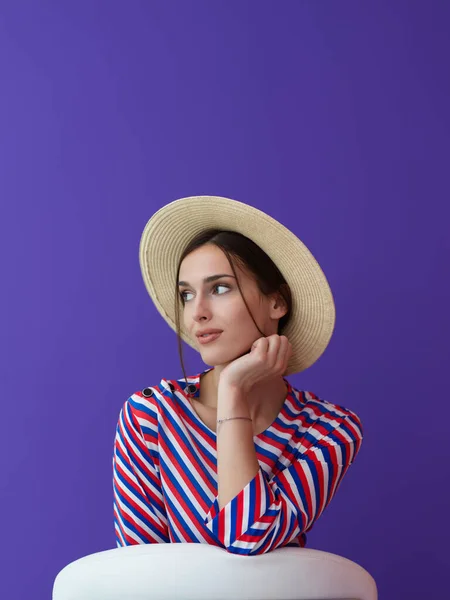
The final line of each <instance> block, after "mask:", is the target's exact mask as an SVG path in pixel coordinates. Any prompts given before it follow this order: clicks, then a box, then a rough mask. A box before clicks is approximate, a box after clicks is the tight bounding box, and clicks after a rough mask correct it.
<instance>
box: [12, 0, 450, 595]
mask: <svg viewBox="0 0 450 600" xmlns="http://www.w3.org/2000/svg"><path fill="white" fill-rule="evenodd" d="M449 16H450V8H449V3H448V2H446V1H442V2H438V1H434V2H430V1H425V0H424V1H423V2H413V1H411V0H407V1H406V0H405V1H394V2H393V1H392V0H389V1H388V0H386V1H383V2H381V1H379V0H377V1H375V0H373V1H365V2H361V1H348V0H342V1H325V0H322V1H319V0H311V1H300V0H299V1H297V2H295V1H292V2H287V1H284V2H276V1H273V2H261V1H260V0H258V1H256V0H255V1H254V2H248V1H243V0H239V1H231V0H230V1H213V2H211V1H206V0H205V1H203V2H184V1H181V0H180V1H179V2H159V1H157V2H156V1H154V2H145V1H137V0H136V1H131V2H125V1H123V2H118V1H115V2H112V1H106V0H105V1H103V2H98V1H96V2H92V1H89V2H88V1H84V2H80V1H78V2H75V1H73V2H57V1H55V2H45V1H43V0H39V2H35V1H29V2H24V1H19V0H11V1H10V2H5V1H3V2H2V3H1V5H0V86H1V90H0V202H1V218H0V256H1V261H2V269H1V275H2V283H1V286H2V290H1V291H2V293H1V312H0V314H1V318H2V321H1V335H0V341H1V360H0V385H1V398H2V420H1V424H2V428H1V436H0V442H1V448H0V460H1V478H0V494H1V496H0V501H1V516H2V526H1V534H2V540H1V547H2V550H1V553H2V558H1V561H0V565H1V570H2V574H1V577H0V597H1V598H8V600H16V599H28V598H33V599H35V600H41V599H42V600H44V599H48V598H50V595H51V589H52V585H53V581H54V578H55V577H56V574H57V573H58V572H59V571H60V570H61V569H62V568H63V567H64V566H65V565H66V564H68V563H69V562H71V561H73V560H76V559H77V558H80V557H81V556H84V555H87V554H91V553H93V552H99V551H102V550H106V549H109V548H113V547H115V540H114V526H113V512H112V482H111V477H112V471H111V469H112V467H111V460H112V445H113V438H114V432H115V426H116V422H117V417H118V414H119V411H120V408H121V406H122V404H123V402H124V401H125V400H126V399H127V397H128V396H129V395H130V394H131V393H133V392H135V391H137V390H139V389H142V388H143V387H145V386H148V385H154V384H156V383H158V382H159V381H160V379H161V378H162V377H166V378H176V377H181V376H182V371H181V367H180V365H179V362H178V355H177V349H176V337H175V334H174V333H173V332H171V330H170V329H169V328H168V326H167V325H166V324H165V322H164V321H163V320H162V319H161V317H160V316H159V313H158V312H157V311H156V308H155V307H154V306H153V304H152V302H151V300H150V298H149V296H148V295H147V292H146V290H145V288H144V285H143V282H142V280H141V275H140V271H139V262H138V245H139V239H140V235H141V232H142V230H143V228H144V226H145V224H146V222H147V220H148V219H149V218H150V216H151V215H152V214H153V213H154V212H155V211H156V210H157V209H158V208H160V207H161V206H162V205H164V204H166V203H167V202H170V201H172V200H175V199H177V198H179V197H183V196H188V195H197V194H216V195H224V196H229V197H231V198H235V199H237V200H241V201H243V202H247V203H249V204H252V205H254V206H256V207H258V208H260V209H262V210H265V211H266V212H268V213H270V214H271V215H272V216H273V217H275V218H277V219H279V220H280V221H281V222H283V223H284V224H285V225H287V226H289V227H290V228H292V229H293V231H294V232H295V233H296V234H297V235H298V236H299V237H300V238H301V239H302V240H303V241H304V242H305V243H306V244H307V246H308V247H309V248H310V249H311V251H312V252H313V254H314V255H315V256H316V258H317V259H318V260H319V262H320V263H321V265H322V267H323V269H324V271H325V273H326V275H327V277H328V279H329V282H330V284H331V287H332V289H333V291H334V294H335V300H336V309H337V322H336V329H335V333H334V336H333V338H332V341H331V343H330V345H329V347H328V349H327V351H326V352H325V354H324V355H323V357H322V358H321V359H320V360H319V361H318V362H317V363H316V364H315V365H314V366H313V367H311V368H310V369H308V370H307V371H305V372H304V373H302V374H298V375H294V376H291V377H290V378H289V379H290V381H291V383H293V384H294V385H295V386H297V387H299V388H301V389H306V390H311V391H313V392H315V393H316V394H318V395H319V396H321V397H323V398H325V399H327V400H330V401H331V402H335V403H337V404H343V405H344V406H348V407H349V408H351V409H353V410H355V411H356V412H357V413H358V414H359V416H360V417H361V419H362V421H363V425H364V430H365V439H364V442H363V446H362V449H361V452H360V454H359V456H358V459H357V460H356V462H355V464H354V465H353V466H352V467H351V469H350V470H349V472H348V474H347V476H346V478H345V479H344V482H343V483H342V486H341V488H340V490H339V492H338V494H337V496H336V497H335V499H334V500H333V501H332V503H331V504H330V506H329V507H328V508H327V509H326V511H325V513H324V514H323V516H322V517H321V518H320V519H319V521H318V522H317V523H316V525H315V526H314V528H313V530H312V531H311V533H310V534H309V535H308V547H310V548H318V549H321V550H325V551H329V552H333V553H336V554H340V555H342V556H345V557H347V558H350V559H351V560H354V561H356V562H358V563H359V564H361V565H362V566H363V567H365V568H366V569H367V570H368V571H369V572H370V573H371V574H372V575H373V576H374V577H375V579H376V581H377V584H378V587H379V592H380V598H382V599H383V600H390V599H394V598H399V597H401V598H408V599H409V600H413V599H419V598H420V599H423V598H425V597H426V598H427V599H430V598H442V597H443V594H444V590H448V570H449V568H450V561H449V550H448V547H449V542H448V539H449V534H450V531H449V519H448V508H449V499H448V493H446V492H445V488H446V486H447V485H448V474H449V467H448V459H449V455H450V452H449V443H448V437H449V436H448V421H449V418H450V409H449V399H448V360H449V352H448V350H449V348H448V343H447V340H448V337H449V333H450V325H449V316H448V307H449V303H450V294H449V289H450V286H449V245H450V244H449V220H448V213H447V215H444V211H445V209H446V205H447V203H448V201H449V191H450V190H449V158H450V154H449V148H448V144H449V121H450V119H449V112H448V107H449V87H450V86H449V56H450V42H449V35H448V31H449V23H450V21H449ZM186 358H187V369H188V372H190V373H191V374H194V373H197V372H199V371H200V370H202V369H203V368H205V366H204V365H203V363H202V362H201V361H200V359H199V356H198V355H196V354H195V353H194V351H192V350H191V349H189V348H187V347H186Z"/></svg>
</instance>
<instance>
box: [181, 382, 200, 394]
mask: <svg viewBox="0 0 450 600" xmlns="http://www.w3.org/2000/svg"><path fill="white" fill-rule="evenodd" d="M184 391H185V392H186V393H187V394H189V393H191V394H195V392H196V391H197V387H196V386H195V385H194V384H193V383H190V384H189V385H187V386H186V387H185V388H184Z"/></svg>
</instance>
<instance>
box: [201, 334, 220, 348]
mask: <svg viewBox="0 0 450 600" xmlns="http://www.w3.org/2000/svg"><path fill="white" fill-rule="evenodd" d="M221 334H222V332H221V331H220V332H219V333H208V334H207V335H205V336H203V337H202V336H198V337H197V339H198V343H199V344H202V345H203V344H209V343H211V342H214V340H217V338H218V337H219V336H220V335H221Z"/></svg>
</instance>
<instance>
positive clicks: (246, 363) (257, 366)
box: [219, 334, 292, 394]
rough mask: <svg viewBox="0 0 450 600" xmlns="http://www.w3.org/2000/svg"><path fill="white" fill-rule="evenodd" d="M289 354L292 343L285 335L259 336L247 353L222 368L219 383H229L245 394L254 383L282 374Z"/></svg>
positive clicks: (290, 353)
mask: <svg viewBox="0 0 450 600" xmlns="http://www.w3.org/2000/svg"><path fill="white" fill-rule="evenodd" d="M291 355H292V344H291V343H290V341H289V340H288V339H287V337H286V336H285V335H277V334H273V335H269V336H268V337H261V338H259V339H257V340H256V342H254V344H253V346H252V348H251V350H250V352H249V353H248V354H245V355H244V356H241V357H239V358H237V359H236V360H234V361H233V362H231V363H230V364H229V365H227V366H226V367H225V368H224V369H223V371H222V372H221V374H220V378H219V385H223V384H225V385H229V386H232V387H235V388H238V389H240V390H242V391H243V392H244V393H246V394H247V393H248V392H249V391H250V390H251V389H252V387H253V386H254V385H255V384H257V383H258V384H259V383H262V382H264V381H266V380H269V379H272V378H273V377H276V376H277V375H284V373H285V371H286V369H287V365H288V362H289V359H290V357H291Z"/></svg>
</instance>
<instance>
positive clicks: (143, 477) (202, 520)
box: [112, 369, 362, 555]
mask: <svg viewBox="0 0 450 600" xmlns="http://www.w3.org/2000/svg"><path fill="white" fill-rule="evenodd" d="M209 370H211V369H207V370H206V371H203V372H202V373H199V374H197V375H195V376H193V377H188V378H187V383H186V382H185V380H184V378H182V379H178V380H167V379H162V380H161V382H160V384H159V385H157V386H154V387H151V388H145V389H144V390H142V391H140V392H136V393H134V394H133V395H132V396H131V397H130V398H128V400H126V402H125V403H124V405H123V407H122V408H121V411H120V415H119V419H118V423H117V429H116V435H115V441H114V452H113V461H112V462H113V494H114V501H113V508H114V523H115V535H116V543H117V546H118V547H122V546H130V545H135V544H159V543H182V542H185V543H186V542H187V543H200V544H210V545H213V546H220V547H222V548H225V549H226V550H227V551H228V552H230V553H233V554H242V555H256V554H263V553H266V552H270V551H271V550H275V549H276V548H279V547H282V546H300V547H304V546H305V545H306V532H307V531H308V530H310V529H311V528H312V526H313V524H314V522H315V521H316V519H318V517H319V516H320V515H321V514H322V512H323V511H324V509H325V508H326V507H327V505H328V503H329V502H330V500H331V498H332V497H333V496H334V494H335V493H336V491H337V489H338V487H339V485H340V482H341V481H342V478H343V477H344V475H345V473H346V471H347V469H348V467H349V466H350V465H351V463H352V462H353V460H354V458H355V457H356V455H357V453H358V451H359V449H360V446H361V441H362V426H361V421H360V419H359V418H358V416H357V415H356V414H355V413H354V412H352V411H351V410H349V409H347V408H343V407H342V406H338V405H335V404H331V403H329V402H327V401H325V400H321V399H320V398H318V397H317V396H316V395H315V394H313V393H312V392H306V391H299V390H297V389H296V388H294V387H293V386H292V385H291V384H290V383H289V382H288V381H287V380H286V379H284V381H285V383H286V385H287V389H288V391H287V395H286V399H285V401H284V404H283V406H282V408H281V410H280V412H279V414H278V416H277V418H276V419H275V421H274V422H273V423H272V424H271V425H270V426H269V427H268V428H267V429H266V430H265V431H263V432H262V433H260V434H258V435H255V436H254V438H253V439H254V444H255V450H256V452H257V458H258V462H259V465H260V468H259V471H258V473H257V474H256V476H255V477H254V478H253V479H252V480H251V481H250V482H249V483H248V484H247V485H246V486H245V487H244V488H243V489H242V490H241V491H240V492H239V493H238V494H237V496H235V497H234V498H233V499H232V500H231V501H230V502H229V503H228V504H227V505H225V506H223V507H222V509H221V510H219V504H218V487H217V452H216V440H217V438H216V433H215V432H214V431H212V430H211V429H209V427H207V426H206V425H205V424H204V423H203V421H202V420H201V419H200V417H199V416H198V415H197V413H196V411H195V410H194V407H193V405H192V403H191V401H190V399H189V396H188V393H187V392H188V390H190V391H191V392H193V393H194V398H198V397H199V393H200V378H201V376H202V375H204V374H206V373H207V372H208V371H209Z"/></svg>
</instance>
